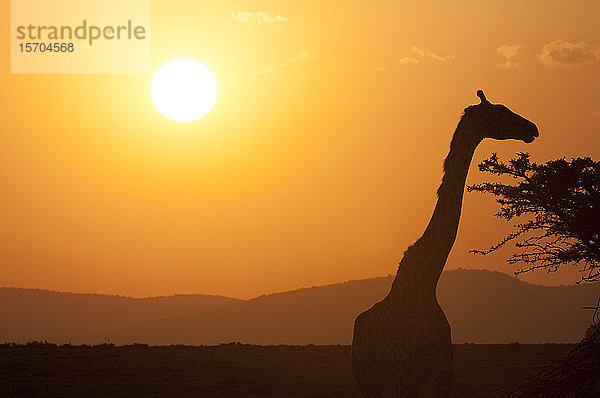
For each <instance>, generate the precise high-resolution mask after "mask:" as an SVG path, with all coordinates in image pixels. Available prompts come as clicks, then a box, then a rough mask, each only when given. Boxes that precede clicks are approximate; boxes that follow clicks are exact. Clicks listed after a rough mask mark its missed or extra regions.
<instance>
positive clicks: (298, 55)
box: [246, 50, 311, 76]
mask: <svg viewBox="0 0 600 398" xmlns="http://www.w3.org/2000/svg"><path fill="white" fill-rule="evenodd" d="M310 58H311V55H310V54H309V53H308V52H306V51H304V50H300V51H298V52H297V53H296V55H294V56H293V57H292V58H290V59H288V60H287V61H285V62H282V63H280V64H277V65H274V66H271V67H270V68H267V69H264V70H261V71H258V72H253V73H248V74H247V75H246V76H258V75H264V74H265V73H269V72H273V71H275V70H277V69H281V68H284V67H286V66H288V65H290V64H292V63H294V62H297V61H301V60H306V59H310Z"/></svg>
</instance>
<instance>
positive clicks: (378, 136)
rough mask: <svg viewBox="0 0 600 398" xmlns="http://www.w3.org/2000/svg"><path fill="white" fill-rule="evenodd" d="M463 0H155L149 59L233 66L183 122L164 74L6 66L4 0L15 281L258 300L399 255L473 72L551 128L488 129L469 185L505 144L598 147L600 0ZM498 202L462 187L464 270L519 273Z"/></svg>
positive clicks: (10, 277)
mask: <svg viewBox="0 0 600 398" xmlns="http://www.w3.org/2000/svg"><path fill="white" fill-rule="evenodd" d="M425 3H426V4H425ZM456 3H457V2H447V1H431V2H417V1H414V2H398V1H376V2H370V3H368V4H367V3H364V2H363V3H361V5H358V4H359V3H352V2H345V1H344V2H342V1H339V2H334V1H330V2H322V1H302V2H299V1H292V0H286V1H255V2H248V1H219V2H217V1H212V2H208V1H204V2H198V1H196V0H186V1H181V0H169V1H166V0H161V1H156V0H153V1H152V13H153V14H152V26H151V29H152V32H151V35H152V42H151V45H152V71H153V72H154V71H156V69H157V68H158V67H160V65H162V64H164V63H165V62H167V61H169V60H171V59H174V58H179V57H191V58H196V59H198V60H200V61H202V62H203V63H205V64H206V65H207V66H208V67H209V68H210V69H211V70H212V71H213V73H214V74H215V77H216V79H217V81H218V84H219V97H218V100H217V104H216V106H215V108H214V109H213V110H212V111H211V112H210V113H209V114H208V115H207V116H206V117H204V118H203V119H201V120H199V121H197V122H194V123H190V124H178V123H173V122H171V121H169V120H167V119H166V118H164V117H163V116H161V115H160V114H159V113H158V112H157V111H156V110H155V108H154V107H153V105H152V101H151V99H150V82H151V79H152V74H148V75H144V74H137V75H133V74H132V75H125V74H122V75H16V74H10V66H9V64H10V60H9V56H8V54H9V46H10V44H9V24H10V20H9V17H10V14H9V2H8V1H7V0H2V2H1V4H2V8H1V11H0V12H2V16H3V18H2V20H1V22H0V32H1V33H2V35H1V38H0V61H1V63H0V87H1V90H0V109H2V116H3V120H2V123H3V125H2V129H1V132H2V134H1V136H0V140H1V142H0V184H1V185H2V195H0V212H1V214H0V218H1V220H2V228H0V234H1V235H0V261H1V265H0V285H4V286H18V287H37V288H47V289H54V290H68V291H77V292H101V293H117V294H124V295H133V296H148V295H161V294H172V293H215V294H224V295H230V296H235V297H250V296H254V295H258V294H262V293H268V292H272V291H281V290H287V289H293V288H298V287H302V286H311V285H318V284H325V283H333V282H338V281H343V280H347V279H359V278H366V277H372V276H380V275H386V274H390V273H393V272H395V270H396V266H397V263H398V261H399V260H400V257H401V254H402V252H403V251H404V249H405V248H406V247H407V246H408V245H409V244H411V243H413V241H414V240H415V239H416V238H418V237H419V236H420V235H421V233H422V232H423V230H424V228H425V225H426V223H427V221H428V219H429V217H430V215H431V212H432V210H433V206H434V203H435V190H436V188H437V186H438V185H439V182H440V179H441V166H442V160H443V158H444V157H445V155H446V153H447V150H448V146H449V142H450V137H451V134H452V132H453V130H454V128H455V126H456V123H457V122H458V118H459V117H460V114H461V112H462V109H463V108H464V107H466V106H468V105H470V104H473V103H476V102H477V99H476V97H475V91H476V89H478V88H483V89H484V90H485V92H486V95H487V96H488V98H489V99H490V100H491V101H492V102H502V103H504V104H506V105H507V106H509V107H510V108H511V109H513V110H514V111H516V112H518V113H520V114H522V115H523V116H525V117H527V118H529V119H530V120H533V121H534V122H536V123H537V124H538V127H539V129H540V134H541V137H540V138H539V139H538V140H536V141H535V142H534V143H533V144H531V145H527V144H524V143H521V142H491V141H490V142H487V141H486V142H484V143H483V144H482V145H481V146H480V147H479V148H478V150H477V152H476V154H475V161H474V163H473V166H474V167H473V168H472V169H471V174H470V177H469V180H468V182H469V183H473V182H477V181H481V179H482V177H483V176H481V175H480V174H479V173H478V172H477V170H476V167H475V165H476V164H477V162H478V161H480V160H482V159H484V158H485V157H487V156H489V155H490V153H491V152H492V151H495V152H499V153H500V154H502V155H503V156H504V157H505V158H506V156H510V154H511V153H514V152H516V151H530V152H532V153H533V154H534V158H535V159H536V160H542V161H545V160H548V159H552V158H557V157H562V156H567V157H568V156H575V155H590V156H592V157H594V158H595V159H599V158H600V145H599V144H600V138H599V137H598V132H599V129H598V127H599V125H600V98H599V95H598V93H599V92H600V27H599V25H598V19H597V18H598V15H600V3H599V2H597V1H593V0H590V1H574V2H570V3H567V2H564V1H554V0H552V1H543V2H542V1H531V2H523V1H512V0H511V1H505V2H503V3H502V6H498V5H493V4H491V3H489V4H488V2H482V1H480V0H479V1H461V2H459V4H456ZM259 11H262V12H264V13H266V15H267V16H268V17H269V18H268V20H266V21H263V23H260V24H257V23H252V21H255V19H254V20H252V19H251V20H249V21H247V22H246V21H244V20H243V18H235V17H236V16H238V15H239V14H237V13H238V12H253V13H256V12H259ZM232 13H233V14H232ZM245 15H247V14H245ZM278 15H279V16H281V18H276V16H278ZM494 210H495V206H494V203H493V200H492V199H491V198H482V197H480V196H476V195H475V194H472V195H466V199H465V202H464V207H463V218H462V220H461V226H460V230H459V237H458V240H457V242H456V245H455V246H454V249H453V252H452V254H451V257H450V258H449V260H448V264H447V268H450V269H452V268H456V267H460V266H462V267H465V268H489V269H495V270H501V271H504V272H511V271H512V270H513V267H512V266H509V265H507V264H505V262H504V258H505V257H506V256H508V254H509V253H508V252H503V253H502V254H501V255H499V256H493V257H489V258H482V257H477V256H473V255H469V254H467V250H468V249H469V248H484V247H487V246H488V245H489V244H490V243H493V242H495V241H496V240H498V239H500V238H501V237H502V236H503V233H505V232H506V231H508V229H507V226H505V225H502V224H500V223H499V222H498V221H496V220H495V219H494V218H493V216H492V214H493V212H494ZM575 278H576V277H575V276H573V275H567V274H564V275H557V276H554V277H552V278H547V277H545V276H544V275H538V276H531V277H528V278H526V279H528V280H535V281H537V282H544V283H567V282H572V281H574V280H575Z"/></svg>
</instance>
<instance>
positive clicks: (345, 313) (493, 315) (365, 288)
mask: <svg viewBox="0 0 600 398" xmlns="http://www.w3.org/2000/svg"><path fill="white" fill-rule="evenodd" d="M392 280H393V277H392V276H388V277H380V278H371V279H363V280H357V281H348V282H343V283H337V284H332V285H326V286H316V287H311V288H303V289H298V290H293V291H288V292H282V293H275V294H269V295H264V296H260V297H256V298H253V299H250V300H239V299H235V298H229V297H222V296H209V295H174V296H167V297H152V298H143V299H138V298H130V297H122V296H110V295H100V294H75V293H59V292H53V291H48V290H38V289H20V288H0V303H2V305H1V306H0V319H2V324H1V326H0V342H20V343H24V342H27V341H32V340H40V341H43V340H47V341H50V342H55V343H59V344H62V343H73V344H98V343H105V342H110V343H114V344H131V343H134V342H137V343H146V344H153V345H169V344H205V345H209V344H220V343H227V342H233V341H239V342H243V343H250V344H302V345H304V344H350V342H351V339H352V324H353V321H354V318H355V317H356V315H357V314H358V313H360V312H361V311H364V310H365V309H367V308H369V307H370V306H371V305H373V304H374V303H375V302H377V301H379V300H381V299H382V298H383V297H385V295H386V294H387V292H388V291H389V288H390V285H391V282H392ZM437 294H438V301H439V302H440V305H441V306H442V308H443V309H444V311H445V313H446V316H447V317H448V320H449V322H450V325H451V327H452V339H453V341H454V343H456V344H460V343H467V342H472V343H482V344H483V343H490V344H491V343H510V342H521V343H551V342H552V343H566V342H575V341H579V340H580V339H581V338H582V337H583V335H584V333H585V330H586V329H587V327H588V326H589V324H590V323H591V317H592V313H591V311H589V310H583V309H582V307H584V306H590V305H594V304H595V303H596V301H597V299H598V297H599V296H600V285H578V286H540V285H534V284H529V283H526V282H523V281H520V280H519V279H517V278H515V277H512V276H510V275H507V274H503V273H499V272H493V271H486V270H464V269H458V270H452V271H445V272H444V273H443V275H442V277H441V279H440V282H439V285H438V289H437Z"/></svg>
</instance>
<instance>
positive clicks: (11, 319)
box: [0, 287, 239, 343]
mask: <svg viewBox="0 0 600 398" xmlns="http://www.w3.org/2000/svg"><path fill="white" fill-rule="evenodd" d="M237 301H239V300H236V299H232V298H229V297H222V296H209V295H199V294H192V295H174V296H165V297H150V298H140V299H136V298H130V297H122V296H110V295H103V294H76V293H61V292H54V291H49V290H40V289H19V288H6V287H5V288H0V303H2V305H1V306H0V319H1V320H2V321H1V326H0V341H1V342H27V341H33V340H38V341H43V340H48V341H52V342H57V343H67V342H74V341H80V340H81V336H82V335H87V334H90V333H97V332H98V331H99V330H106V329H115V328H122V327H125V326H128V325H135V324H138V323H140V322H144V321H149V320H156V319H161V318H166V317H172V316H177V315H183V314H190V313H194V312H200V311H203V310H207V309H211V308H218V307H222V306H225V305H228V304H232V303H235V302H237Z"/></svg>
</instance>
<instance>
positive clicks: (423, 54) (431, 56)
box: [404, 46, 456, 64]
mask: <svg viewBox="0 0 600 398" xmlns="http://www.w3.org/2000/svg"><path fill="white" fill-rule="evenodd" d="M410 50H411V51H412V52H413V53H415V54H417V55H418V56H419V58H420V59H421V61H422V62H427V61H429V62H441V63H443V64H448V63H450V62H453V61H455V60H456V57H455V56H454V55H438V54H436V53H434V52H433V51H431V50H430V49H428V48H422V49H419V48H417V47H415V46H412V48H411V49H410ZM405 58H406V57H405ZM405 58H404V59H405ZM411 59H413V60H417V59H416V58H411ZM417 61H418V60H417ZM411 63H412V62H411Z"/></svg>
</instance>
